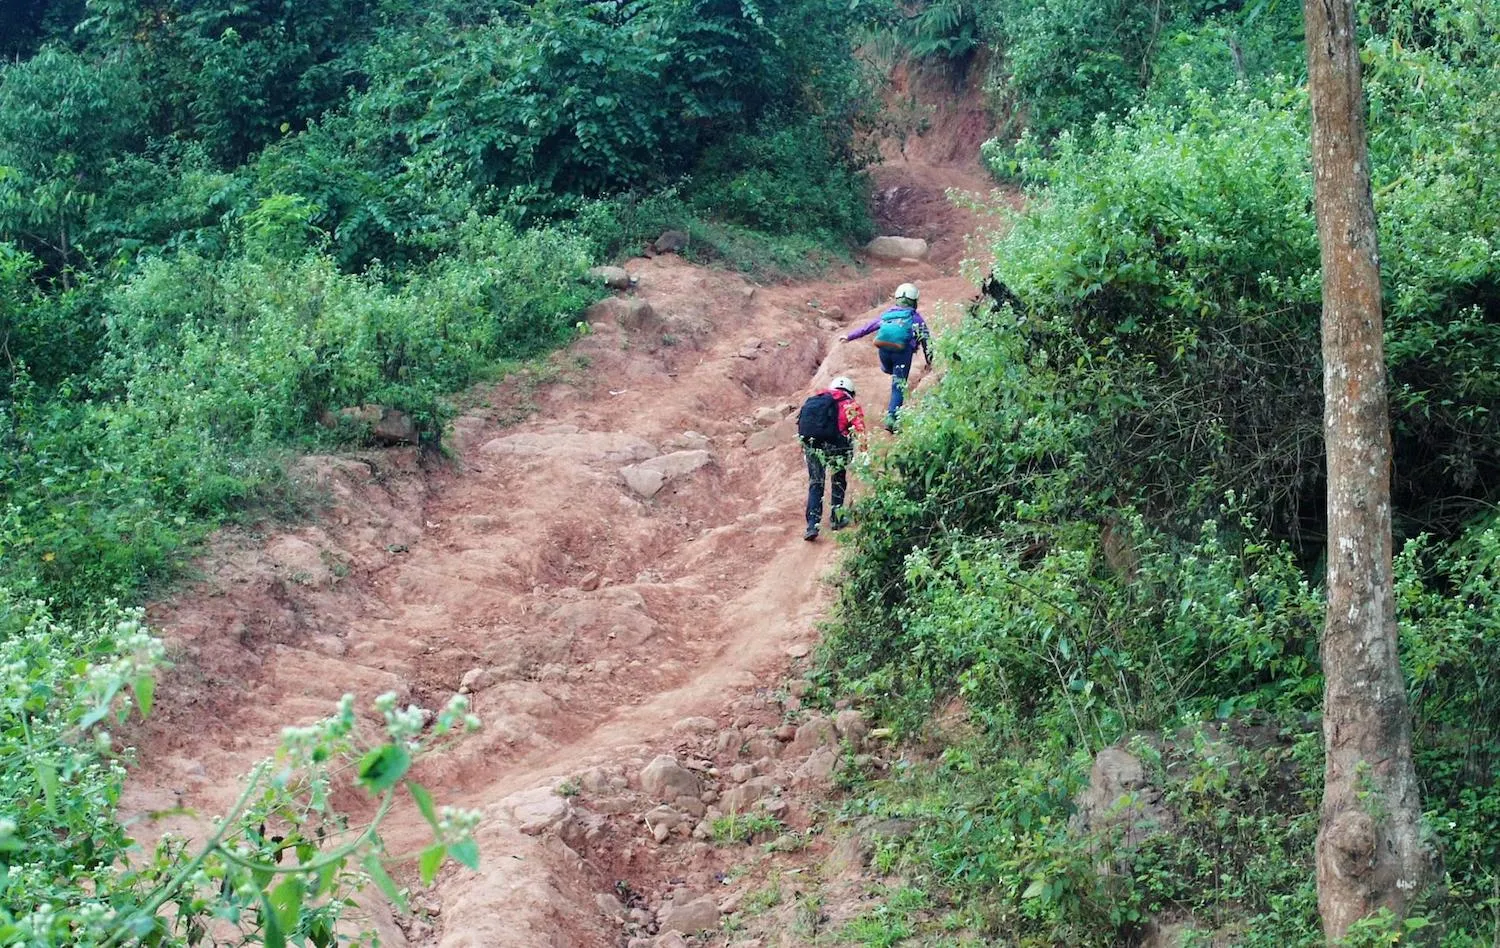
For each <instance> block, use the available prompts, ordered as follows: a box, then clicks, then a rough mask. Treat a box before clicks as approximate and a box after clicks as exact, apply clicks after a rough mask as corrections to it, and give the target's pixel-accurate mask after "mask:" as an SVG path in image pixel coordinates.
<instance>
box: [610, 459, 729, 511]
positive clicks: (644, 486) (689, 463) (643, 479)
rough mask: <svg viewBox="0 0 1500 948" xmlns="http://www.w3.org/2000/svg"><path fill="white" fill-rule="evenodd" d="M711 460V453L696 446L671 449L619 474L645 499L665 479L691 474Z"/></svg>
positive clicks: (653, 492)
mask: <svg viewBox="0 0 1500 948" xmlns="http://www.w3.org/2000/svg"><path fill="white" fill-rule="evenodd" d="M712 461H713V455H712V454H710V453H709V452H708V451H706V450H704V449H701V448H698V449H694V450H690V451H673V452H672V453H671V454H663V455H661V456H660V457H654V458H650V459H648V460H645V461H642V462H641V463H639V464H632V465H630V466H628V467H623V468H621V469H620V476H621V477H623V478H624V479H625V485H626V486H627V487H629V488H630V489H631V490H632V491H635V493H637V494H639V495H640V496H642V497H645V498H647V499H649V498H651V497H655V496H656V493H657V492H658V491H660V490H661V489H662V488H663V487H664V486H666V483H667V481H670V480H671V479H672V478H674V477H681V476H682V475H684V474H691V473H692V472H693V471H696V470H698V468H700V467H703V466H704V465H706V464H710V463H712Z"/></svg>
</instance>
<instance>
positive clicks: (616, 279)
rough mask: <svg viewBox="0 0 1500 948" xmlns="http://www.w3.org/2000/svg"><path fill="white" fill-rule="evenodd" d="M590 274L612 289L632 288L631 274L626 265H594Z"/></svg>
mask: <svg viewBox="0 0 1500 948" xmlns="http://www.w3.org/2000/svg"><path fill="white" fill-rule="evenodd" d="M588 275H589V276H590V277H591V278H592V279H595V280H597V281H599V282H600V283H603V284H604V285H605V286H607V287H609V288H610V289H612V290H628V289H630V274H629V273H627V272H625V268H624V267H592V268H590V269H589V271H588Z"/></svg>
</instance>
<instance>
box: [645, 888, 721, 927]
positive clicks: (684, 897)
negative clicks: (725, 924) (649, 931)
mask: <svg viewBox="0 0 1500 948" xmlns="http://www.w3.org/2000/svg"><path fill="white" fill-rule="evenodd" d="M656 923H657V927H658V928H660V929H661V930H662V931H664V932H681V933H683V934H684V935H692V934H696V933H697V932H700V931H703V930H705V929H707V930H709V931H715V930H717V929H718V927H719V905H718V903H717V902H715V901H714V900H713V899H712V898H711V897H710V896H707V895H699V896H696V897H694V896H692V895H690V894H687V893H678V894H677V895H676V897H674V898H673V899H672V900H671V901H670V902H668V903H667V904H665V905H663V906H662V907H661V911H659V912H657V913H656Z"/></svg>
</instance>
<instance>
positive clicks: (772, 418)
mask: <svg viewBox="0 0 1500 948" xmlns="http://www.w3.org/2000/svg"><path fill="white" fill-rule="evenodd" d="M781 416H782V412H781V411H780V409H777V408H771V407H769V406H767V407H764V408H757V409H755V414H754V415H753V416H752V417H753V419H754V421H755V426H756V427H757V428H766V427H769V426H771V425H774V424H776V422H778V421H780V420H781Z"/></svg>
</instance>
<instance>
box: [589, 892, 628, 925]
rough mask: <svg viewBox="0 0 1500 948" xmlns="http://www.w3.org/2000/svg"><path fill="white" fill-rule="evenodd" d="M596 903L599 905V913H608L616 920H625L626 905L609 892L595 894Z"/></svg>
mask: <svg viewBox="0 0 1500 948" xmlns="http://www.w3.org/2000/svg"><path fill="white" fill-rule="evenodd" d="M594 904H595V905H597V906H599V914H601V915H607V916H609V917H610V918H612V919H615V920H616V921H620V922H623V921H625V906H623V905H621V904H620V900H619V899H617V898H615V897H614V896H612V895H610V894H609V893H607V892H601V893H599V894H598V895H596V896H594Z"/></svg>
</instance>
